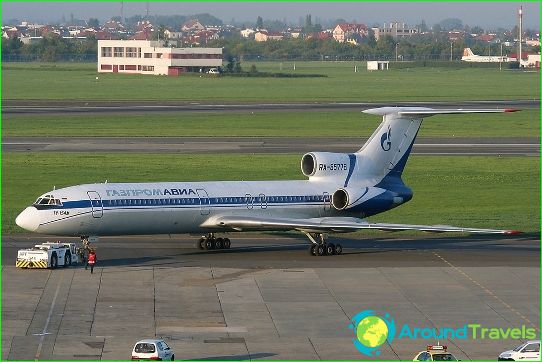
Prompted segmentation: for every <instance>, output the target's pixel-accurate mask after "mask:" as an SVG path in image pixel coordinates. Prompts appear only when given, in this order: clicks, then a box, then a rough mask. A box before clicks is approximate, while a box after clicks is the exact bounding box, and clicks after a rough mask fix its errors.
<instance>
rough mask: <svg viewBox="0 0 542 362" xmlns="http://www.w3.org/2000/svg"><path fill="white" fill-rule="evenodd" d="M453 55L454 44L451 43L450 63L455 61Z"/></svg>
mask: <svg viewBox="0 0 542 362" xmlns="http://www.w3.org/2000/svg"><path fill="white" fill-rule="evenodd" d="M453 53H454V42H453V41H451V42H450V62H451V61H452V60H453V57H452V55H453Z"/></svg>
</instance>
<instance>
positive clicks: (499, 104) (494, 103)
mask: <svg viewBox="0 0 542 362" xmlns="http://www.w3.org/2000/svg"><path fill="white" fill-rule="evenodd" d="M390 105H393V106H414V107H440V108H446V107H460V108H519V109H528V108H530V109H533V108H540V100H539V99H532V100H487V101H450V102H391V101H390V102H329V103H326V102H314V103H223V104H219V103H196V102H180V101H144V100H143V101H110V102H108V101H85V100H81V101H66V100H58V101H57V100H3V101H2V114H4V115H15V114H68V113H85V114H98V113H138V114H142V113H154V112H209V111H213V112H240V111H330V110H343V111H346V110H363V109H368V108H376V107H383V106H390Z"/></svg>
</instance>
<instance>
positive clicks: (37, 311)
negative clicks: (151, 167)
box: [2, 233, 540, 360]
mask: <svg viewBox="0 0 542 362" xmlns="http://www.w3.org/2000/svg"><path fill="white" fill-rule="evenodd" d="M392 235H393V236H392V237H390V236H389V234H378V236H376V237H375V236H374V235H373V236H370V237H369V236H363V235H360V234H346V235H332V236H330V241H332V242H338V241H340V242H341V243H342V244H343V246H344V254H343V255H340V256H326V257H313V256H310V255H309V253H308V251H307V246H308V242H307V241H306V239H305V238H304V237H303V236H302V235H298V234H295V233H283V234H268V233H245V234H230V235H229V237H230V238H231V239H232V243H233V244H232V248H231V249H230V250H223V251H219V250H213V251H199V250H195V249H194V248H193V244H194V240H195V238H196V237H195V236H188V235H173V236H171V237H169V236H167V235H166V236H148V237H147V236H145V237H111V238H102V239H100V241H99V242H98V243H96V244H95V246H96V248H97V254H98V265H97V268H96V269H95V273H94V274H93V275H91V274H90V272H89V271H86V270H85V269H84V268H83V267H81V266H75V267H71V268H66V269H64V268H61V269H58V270H22V269H16V268H15V267H14V262H15V257H16V251H17V249H19V248H24V247H29V246H31V245H32V244H34V243H37V242H43V241H45V240H50V241H52V240H57V239H58V238H54V237H46V236H36V235H4V236H3V238H2V265H3V267H2V280H3V283H2V288H3V290H2V321H3V323H2V347H3V348H2V358H3V359H103V360H105V359H107V360H116V359H128V358H129V357H130V351H131V348H132V347H133V344H134V343H135V342H136V341H137V340H138V339H141V338H146V337H154V336H159V337H162V338H164V339H165V340H166V341H167V342H168V343H169V345H170V346H171V347H172V348H173V349H174V351H175V358H176V359H177V360H181V359H194V360H212V359H220V360H230V359H253V360H261V359H283V360H285V359H290V360H291V359H305V360H307V359H367V358H368V357H366V356H364V355H361V354H360V353H359V352H358V351H357V350H356V348H355V347H354V345H353V343H352V338H353V337H354V335H353V332H352V330H350V329H349V328H348V325H349V322H350V319H351V318H352V317H353V316H354V315H355V314H356V313H358V312H361V311H363V310H367V309H371V310H374V311H375V312H376V314H377V315H381V316H383V315H384V314H385V313H389V314H390V317H391V318H393V319H394V320H395V323H396V325H397V328H398V329H399V328H401V327H402V326H403V325H404V324H408V325H409V326H410V327H411V328H414V327H420V328H444V327H451V328H459V327H462V326H463V325H464V324H466V323H478V324H481V325H483V326H484V327H503V328H504V327H512V326H513V327H521V326H522V325H525V326H526V327H528V328H529V327H535V328H537V334H538V335H539V332H540V330H539V328H540V326H539V320H540V264H539V263H540V238H539V235H538V234H523V235H515V236H513V237H499V236H489V237H488V236H468V237H465V236H457V235H452V236H450V235H446V236H444V235H439V236H438V237H434V236H424V237H414V236H410V235H403V236H401V235H402V234H401V233H396V234H392ZM61 239H62V240H66V241H68V240H71V241H75V239H74V238H72V239H70V238H61ZM434 342H436V341H433V340H429V341H427V340H422V339H417V340H409V339H406V338H402V339H399V338H396V339H395V340H394V341H393V342H392V343H391V344H385V345H383V348H382V354H381V356H379V358H382V359H404V360H406V359H412V358H413V356H414V355H415V353H417V352H418V351H420V350H422V349H424V348H425V346H426V345H427V344H430V343H434ZM441 343H443V344H447V345H448V347H449V350H450V351H451V352H452V353H454V354H455V355H456V357H458V358H460V359H463V360H468V359H496V357H497V355H498V354H499V353H500V352H502V351H504V350H506V349H510V348H512V347H514V346H516V345H518V344H519V343H520V341H515V340H492V339H487V338H486V339H477V340H473V339H472V338H467V339H464V340H462V339H454V340H451V339H449V340H441Z"/></svg>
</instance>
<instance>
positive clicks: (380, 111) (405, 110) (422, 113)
mask: <svg viewBox="0 0 542 362" xmlns="http://www.w3.org/2000/svg"><path fill="white" fill-rule="evenodd" d="M517 111H519V109H511V108H503V109H492V108H481V109H475V108H473V109H465V108H457V109H455V108H441V109H435V108H427V107H380V108H371V109H366V110H364V111H363V113H367V114H375V115H379V116H385V115H391V114H396V115H398V116H407V118H411V117H413V118H416V117H420V118H425V117H430V116H434V115H437V114H465V113H509V112H517Z"/></svg>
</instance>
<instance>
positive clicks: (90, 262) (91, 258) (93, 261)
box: [85, 250, 97, 274]
mask: <svg viewBox="0 0 542 362" xmlns="http://www.w3.org/2000/svg"><path fill="white" fill-rule="evenodd" d="M96 260H97V259H96V253H95V252H94V250H91V251H90V253H88V261H87V265H88V266H90V274H94V264H96ZM85 269H86V268H85Z"/></svg>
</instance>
